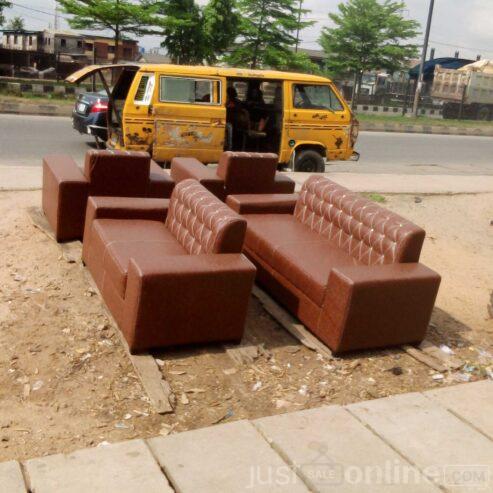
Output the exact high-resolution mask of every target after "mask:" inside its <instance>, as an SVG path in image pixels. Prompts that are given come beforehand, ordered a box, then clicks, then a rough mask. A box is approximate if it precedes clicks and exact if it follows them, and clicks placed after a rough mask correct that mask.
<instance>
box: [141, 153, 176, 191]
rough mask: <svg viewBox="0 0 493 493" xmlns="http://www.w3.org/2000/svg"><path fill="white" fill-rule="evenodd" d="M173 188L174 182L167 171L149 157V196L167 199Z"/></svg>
mask: <svg viewBox="0 0 493 493" xmlns="http://www.w3.org/2000/svg"><path fill="white" fill-rule="evenodd" d="M174 188H175V182H174V180H173V179H172V178H171V176H170V175H169V173H168V172H167V171H165V170H164V169H162V168H161V167H160V166H159V165H158V164H157V163H156V162H155V161H153V160H152V159H151V165H150V171H149V189H148V193H147V195H148V196H149V197H154V198H160V199H167V198H169V197H171V193H172V192H173V189H174Z"/></svg>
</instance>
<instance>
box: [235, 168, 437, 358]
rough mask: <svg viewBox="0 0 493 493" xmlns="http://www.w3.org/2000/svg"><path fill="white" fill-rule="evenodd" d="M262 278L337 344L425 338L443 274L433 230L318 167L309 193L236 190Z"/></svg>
mask: <svg viewBox="0 0 493 493" xmlns="http://www.w3.org/2000/svg"><path fill="white" fill-rule="evenodd" d="M227 204H228V205H229V206H230V207H231V208H232V209H234V210H235V211H237V212H238V213H240V214H242V215H243V217H244V218H245V219H246V220H247V224H248V226H247V233H246V237H245V247H244V251H245V253H246V254H247V256H248V257H249V258H250V259H251V260H252V261H253V263H254V264H255V265H256V267H257V269H258V274H257V282H259V283H260V284H261V285H263V286H264V287H265V288H266V289H267V290H268V291H269V292H270V293H271V294H272V295H273V296H274V297H275V298H276V299H277V300H278V301H280V302H281V303H282V304H283V305H285V306H286V307H287V308H288V309H289V310H290V311H291V312H292V313H293V314H294V315H296V316H297V317H298V318H299V319H300V320H301V321H302V322H303V323H304V324H305V325H306V326H307V327H308V328H309V329H310V330H311V331H312V332H313V333H314V334H315V335H316V336H318V337H319V338H320V339H321V340H322V341H323V342H325V343H326V344H327V345H328V346H329V347H330V348H331V349H332V350H333V351H334V352H336V353H338V352H344V351H350V350H356V349H368V348H377V347H382V346H392V345H399V344H405V343H410V344H412V343H419V342H421V341H422V340H423V338H424V337H425V334H426V331H427V327H428V323H429V320H430V316H431V312H432V309H433V305H434V302H435V298H436V295H437V291H438V287H439V284H440V276H439V275H438V274H437V273H435V272H434V271H432V270H430V269H428V268H427V267H425V266H424V265H422V264H420V263H419V256H420V252H421V247H422V244H423V240H424V238H425V231H424V230H423V229H421V228H419V227H418V226H416V225H414V224H413V223H411V222H409V221H407V220H406V219H404V218H402V217H400V216H398V215H397V214H394V213H392V212H390V211H389V210H387V209H385V208H383V207H381V206H379V205H377V204H376V203H374V202H371V201H369V200H367V199H365V198H363V197H361V196H360V195H357V194H355V193H352V192H350V191H349V190H347V189H346V188H344V187H342V186H340V185H338V184H337V183H334V182H333V181H331V180H329V179H327V178H324V177H321V176H319V175H314V176H311V177H310V178H309V179H308V180H307V181H306V182H305V183H304V185H303V187H302V190H301V193H300V194H299V195H298V194H292V195H278V194H274V195H263V196H260V195H230V196H229V197H228V199H227Z"/></svg>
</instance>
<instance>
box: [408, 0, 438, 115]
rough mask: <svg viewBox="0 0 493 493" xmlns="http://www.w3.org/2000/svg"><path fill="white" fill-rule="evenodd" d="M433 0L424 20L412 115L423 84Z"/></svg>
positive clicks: (416, 109) (417, 104)
mask: <svg viewBox="0 0 493 493" xmlns="http://www.w3.org/2000/svg"><path fill="white" fill-rule="evenodd" d="M434 5H435V0H430V8H429V10H428V21H427V22H426V32H425V39H424V41H423V51H422V52H421V61H420V64H419V74H418V79H417V81H416V82H417V84H416V91H415V92H414V104H413V116H414V117H417V116H418V106H419V97H420V95H421V87H422V85H423V68H424V65H425V61H426V53H427V52H428V40H429V38H430V28H431V18H432V17H433V7H434Z"/></svg>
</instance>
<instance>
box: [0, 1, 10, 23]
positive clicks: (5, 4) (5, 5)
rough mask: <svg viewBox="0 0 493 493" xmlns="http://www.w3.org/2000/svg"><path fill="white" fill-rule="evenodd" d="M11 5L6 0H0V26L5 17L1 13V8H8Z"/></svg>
mask: <svg viewBox="0 0 493 493" xmlns="http://www.w3.org/2000/svg"><path fill="white" fill-rule="evenodd" d="M10 7H12V4H11V3H10V2H9V1H7V0H0V27H2V26H3V23H4V22H5V17H4V15H3V9H8V8H10Z"/></svg>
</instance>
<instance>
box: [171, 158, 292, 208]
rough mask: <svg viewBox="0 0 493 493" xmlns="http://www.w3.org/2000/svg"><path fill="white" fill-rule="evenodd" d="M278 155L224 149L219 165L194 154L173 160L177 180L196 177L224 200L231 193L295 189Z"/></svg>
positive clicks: (289, 191)
mask: <svg viewBox="0 0 493 493" xmlns="http://www.w3.org/2000/svg"><path fill="white" fill-rule="evenodd" d="M278 161H279V159H278V157H277V155H276V154H272V153H261V152H233V151H226V152H223V153H222V155H221V157H220V159H219V163H218V166H217V168H212V167H209V166H204V165H203V164H202V163H201V162H200V161H198V160H197V159H195V158H190V157H175V158H173V160H172V161H171V170H170V173H171V177H172V178H173V180H175V182H176V183H179V182H180V181H182V180H186V179H189V178H193V179H195V180H197V181H199V182H200V183H201V184H202V185H204V187H206V188H207V189H208V190H210V191H211V192H212V193H213V194H214V195H215V196H216V197H218V198H220V199H221V200H222V201H225V200H226V197H227V196H228V195H231V194H249V193H255V194H266V193H293V192H294V188H295V185H296V184H295V182H294V181H293V180H291V178H289V177H288V176H286V175H285V174H283V173H279V172H278V171H277V164H278Z"/></svg>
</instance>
